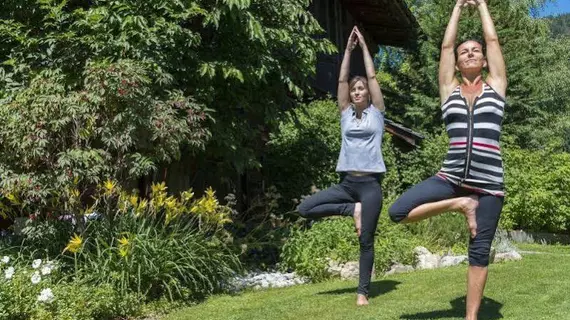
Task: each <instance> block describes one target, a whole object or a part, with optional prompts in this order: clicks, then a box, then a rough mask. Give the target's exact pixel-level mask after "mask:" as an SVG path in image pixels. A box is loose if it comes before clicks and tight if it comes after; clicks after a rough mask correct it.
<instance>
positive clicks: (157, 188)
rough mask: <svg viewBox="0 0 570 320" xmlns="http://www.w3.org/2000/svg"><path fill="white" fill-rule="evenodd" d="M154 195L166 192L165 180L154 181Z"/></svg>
mask: <svg viewBox="0 0 570 320" xmlns="http://www.w3.org/2000/svg"><path fill="white" fill-rule="evenodd" d="M150 189H151V193H152V196H153V197H154V196H156V195H160V194H164V193H166V184H165V183H164V182H161V183H153V184H152V186H151V187H150Z"/></svg>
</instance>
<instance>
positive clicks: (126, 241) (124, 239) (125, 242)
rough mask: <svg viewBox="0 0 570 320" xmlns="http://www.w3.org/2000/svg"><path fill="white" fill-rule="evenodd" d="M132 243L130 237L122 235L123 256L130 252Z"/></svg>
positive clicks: (120, 244)
mask: <svg viewBox="0 0 570 320" xmlns="http://www.w3.org/2000/svg"><path fill="white" fill-rule="evenodd" d="M130 244H131V242H130V240H129V238H128V237H126V236H122V237H121V238H120V239H119V255H120V256H121V257H123V258H124V257H126V256H127V255H128V254H129V251H130Z"/></svg>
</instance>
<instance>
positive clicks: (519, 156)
mask: <svg viewBox="0 0 570 320" xmlns="http://www.w3.org/2000/svg"><path fill="white" fill-rule="evenodd" d="M504 159H505V167H506V172H505V184H506V189H507V192H506V198H505V206H504V208H503V212H502V218H501V226H502V227H503V228H505V229H513V228H516V229H524V230H529V231H548V232H566V231H568V230H570V154H568V153H554V152H550V151H548V150H538V151H529V150H524V149H519V148H516V147H509V148H507V149H506V152H505V155H504Z"/></svg>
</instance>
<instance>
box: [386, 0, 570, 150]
mask: <svg viewBox="0 0 570 320" xmlns="http://www.w3.org/2000/svg"><path fill="white" fill-rule="evenodd" d="M455 2H456V1H453V0H441V1H409V5H410V6H411V9H412V11H413V12H414V13H415V15H416V16H418V17H420V18H419V19H418V21H419V23H420V26H421V29H422V31H423V33H424V38H423V39H422V40H420V43H419V46H418V48H419V49H418V50H417V51H414V52H406V53H405V54H404V58H403V59H402V63H400V64H397V65H395V66H392V65H390V64H385V68H384V69H383V70H382V72H381V77H384V83H385V85H386V89H387V90H386V92H387V94H386V95H387V99H388V102H389V103H390V105H392V106H397V107H396V108H390V109H389V112H390V113H391V114H390V116H391V117H394V118H396V119H398V120H400V121H402V122H404V123H405V124H407V125H408V126H410V127H412V128H415V129H418V130H422V131H424V132H428V133H432V132H437V131H440V130H441V129H442V128H443V127H442V122H441V121H440V117H441V112H440V108H439V104H440V102H439V94H438V87H437V83H438V82H437V70H438V61H439V52H440V44H441V41H442V37H443V34H444V31H445V27H446V25H447V22H448V21H449V15H450V12H451V9H452V8H453V5H454V4H455ZM543 2H544V1H515V0H511V1H488V3H489V8H490V11H491V14H492V16H493V20H494V22H495V25H496V28H497V32H498V35H499V40H500V41H501V45H502V48H503V53H504V55H505V61H506V63H507V75H508V80H509V87H508V91H507V103H508V113H507V117H506V119H505V132H506V133H507V134H511V135H513V136H514V137H515V139H516V143H517V144H519V145H521V146H524V147H527V148H544V147H545V146H546V145H549V144H552V143H553V141H552V139H554V137H553V135H552V130H551V129H552V125H553V122H552V121H553V120H554V119H556V126H560V127H561V128H563V127H565V126H566V125H565V124H564V121H563V120H562V119H563V118H564V117H563V116H562V115H565V114H567V112H568V111H570V109H569V108H570V100H569V98H568V97H570V91H569V90H570V86H569V85H568V81H569V80H568V79H570V66H569V64H568V59H569V58H570V54H569V52H568V50H567V48H568V41H567V40H564V39H559V40H555V41H553V40H552V39H551V38H550V35H549V32H550V30H549V26H548V24H547V23H546V22H545V21H544V20H543V19H534V18H533V17H532V16H530V15H529V10H531V9H533V8H537V7H539V6H540V5H541V4H542V3H543ZM482 34H483V33H482V29H481V23H480V18H479V15H478V12H476V11H474V10H471V11H470V10H466V12H463V13H462V18H461V21H460V29H459V39H458V41H461V40H466V39H471V38H474V39H480V38H482ZM566 119H567V118H566ZM554 147H555V148H558V149H561V148H562V144H561V143H559V141H558V142H556V143H555V146H554Z"/></svg>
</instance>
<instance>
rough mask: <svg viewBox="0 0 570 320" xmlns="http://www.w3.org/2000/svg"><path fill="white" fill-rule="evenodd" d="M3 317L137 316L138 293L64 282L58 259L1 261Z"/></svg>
mask: <svg viewBox="0 0 570 320" xmlns="http://www.w3.org/2000/svg"><path fill="white" fill-rule="evenodd" d="M0 271H1V274H0V319H10V320H13V319H38V320H39V319H42V320H44V319H77V320H83V319H85V320H87V319H101V318H111V317H117V316H127V315H136V314H137V312H138V308H139V307H138V304H137V303H136V296H135V295H132V294H129V295H126V296H120V295H118V294H117V293H116V292H115V291H114V290H113V289H112V287H110V286H89V285H86V284H85V283H81V282H79V281H70V282H65V281H61V280H62V279H63V278H62V274H61V270H60V266H59V265H58V264H57V263H56V262H55V261H42V260H41V259H35V260H33V261H32V262H31V263H29V262H27V263H24V262H23V261H21V260H20V261H15V260H14V259H11V258H10V257H9V256H3V257H2V259H1V260H0Z"/></svg>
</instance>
